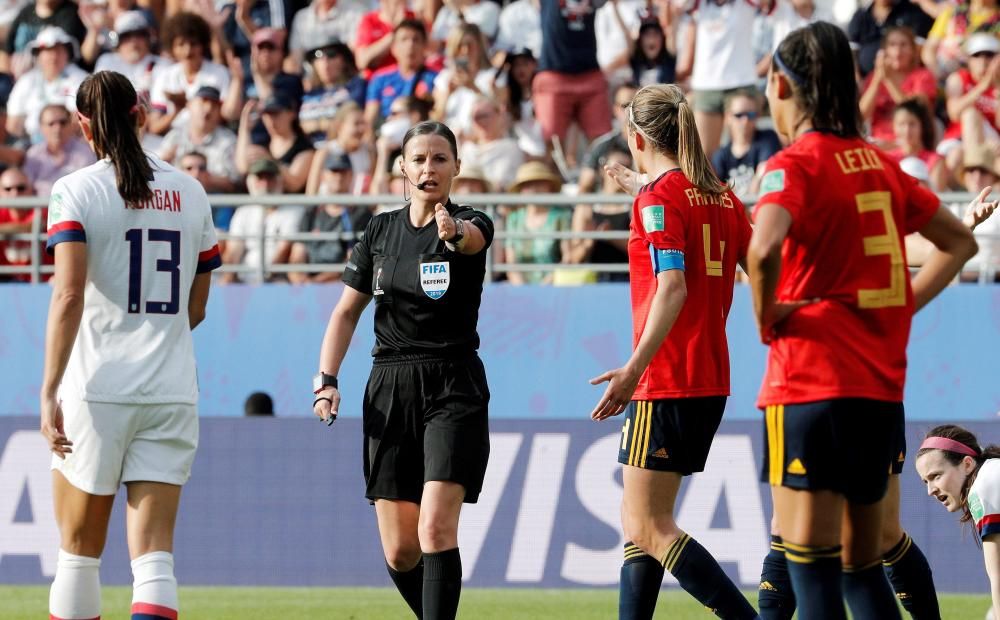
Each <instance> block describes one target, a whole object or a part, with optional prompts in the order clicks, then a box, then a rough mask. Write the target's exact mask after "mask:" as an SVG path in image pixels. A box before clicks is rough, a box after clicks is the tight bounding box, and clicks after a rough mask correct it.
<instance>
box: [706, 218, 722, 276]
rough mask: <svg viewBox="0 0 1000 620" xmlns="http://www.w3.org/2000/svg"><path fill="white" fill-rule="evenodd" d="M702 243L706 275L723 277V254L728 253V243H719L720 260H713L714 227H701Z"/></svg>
mask: <svg viewBox="0 0 1000 620" xmlns="http://www.w3.org/2000/svg"><path fill="white" fill-rule="evenodd" d="M701 241H702V245H703V248H704V250H705V275H709V276H720V277H721V276H722V254H723V253H724V252H725V251H726V242H725V241H722V240H720V241H719V260H712V227H711V226H710V225H708V224H702V225H701Z"/></svg>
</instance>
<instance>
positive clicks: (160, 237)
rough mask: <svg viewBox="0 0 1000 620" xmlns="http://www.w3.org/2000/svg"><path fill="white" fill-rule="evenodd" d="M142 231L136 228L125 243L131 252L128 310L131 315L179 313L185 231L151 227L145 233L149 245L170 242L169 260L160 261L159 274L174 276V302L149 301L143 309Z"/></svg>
mask: <svg viewBox="0 0 1000 620" xmlns="http://www.w3.org/2000/svg"><path fill="white" fill-rule="evenodd" d="M143 232H144V229H142V228H132V229H130V230H129V231H127V232H126V233H125V241H127V242H128V244H129V252H128V311H129V314H138V313H141V312H145V313H146V314H177V312H178V310H179V309H180V287H181V270H180V264H181V259H180V254H181V232H180V231H179V230H165V229H163V228H150V229H147V230H145V233H146V235H145V237H146V241H148V242H149V243H153V242H160V243H166V244H167V245H168V246H169V248H170V257H169V258H158V259H156V271H158V272H163V273H166V274H169V275H170V299H169V300H168V301H152V300H149V301H146V303H145V306H143V303H142V300H141V299H140V297H141V295H142V275H143V274H142V251H143V236H144V235H143Z"/></svg>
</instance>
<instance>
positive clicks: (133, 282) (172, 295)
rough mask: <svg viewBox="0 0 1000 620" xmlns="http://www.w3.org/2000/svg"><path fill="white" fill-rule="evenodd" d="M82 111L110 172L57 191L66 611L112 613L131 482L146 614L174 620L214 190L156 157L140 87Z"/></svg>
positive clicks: (56, 464)
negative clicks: (106, 582) (117, 532)
mask: <svg viewBox="0 0 1000 620" xmlns="http://www.w3.org/2000/svg"><path fill="white" fill-rule="evenodd" d="M77 109H78V111H79V112H78V114H79V117H80V124H81V127H82V129H83V133H84V136H85V137H86V138H87V140H88V142H89V143H90V145H91V147H92V148H93V149H94V152H95V153H96V154H97V156H98V157H99V158H100V161H98V162H97V163H96V164H94V165H92V166H89V167H87V168H84V169H82V170H78V171H77V172H74V173H72V174H70V175H68V176H66V177H63V178H62V179H60V180H59V181H57V182H56V184H55V185H54V187H53V189H52V196H51V198H50V203H49V229H48V230H49V240H48V250H49V251H50V252H52V253H54V254H55V265H56V273H55V277H54V278H53V294H52V302H51V307H50V310H49V319H48V327H47V331H46V355H45V374H44V378H43V383H42V392H41V410H42V433H43V435H45V437H46V439H47V440H48V441H49V445H50V448H51V449H52V451H53V452H54V454H55V456H54V457H53V460H52V469H53V493H54V496H55V509H56V521H57V523H58V525H59V529H60V534H61V547H60V551H59V561H58V564H57V570H56V577H55V580H54V582H53V584H52V589H51V592H50V598H49V608H50V614H51V617H52V618H56V619H63V618H65V619H71V618H95V617H98V616H100V613H101V609H100V582H99V577H98V567H99V566H100V559H99V558H100V556H101V553H102V551H103V548H104V541H105V538H106V536H107V526H108V519H109V517H110V514H111V507H112V504H113V501H114V496H115V493H116V492H117V490H118V487H119V485H120V484H122V483H124V484H126V486H127V488H128V510H127V512H126V516H127V520H128V545H129V554H130V556H131V558H132V572H133V575H134V589H133V599H132V614H133V616H132V617H133V618H136V617H142V618H143V619H146V620H154V619H159V618H169V619H171V620H174V619H176V618H177V609H178V604H177V581H176V579H175V578H174V575H173V555H172V551H173V526H174V521H175V519H176V515H177V507H178V503H179V500H180V489H181V485H183V484H184V483H185V482H186V481H187V480H188V477H189V476H190V470H191V463H192V461H193V460H194V453H195V448H196V447H197V444H198V414H197V409H196V404H197V399H198V385H197V377H196V371H195V360H194V347H193V343H192V338H191V330H192V329H194V327H195V326H196V325H197V324H198V323H199V322H201V320H202V319H203V318H204V316H205V306H206V303H207V301H208V292H209V287H210V282H211V271H212V270H213V269H215V268H216V267H218V266H219V265H220V264H221V260H220V256H219V248H218V245H217V242H216V238H215V229H214V227H213V225H212V216H211V210H210V208H209V205H208V198H207V196H206V195H205V191H204V189H203V188H202V187H201V185H199V184H198V182H197V181H196V180H194V179H193V178H191V177H189V176H187V175H185V174H184V173H182V172H180V171H178V170H177V169H175V168H173V167H172V166H170V165H169V164H167V163H165V162H163V161H162V160H160V159H159V158H157V157H155V156H153V155H150V154H149V153H145V152H144V151H143V150H142V147H141V146H140V141H139V129H140V128H141V127H143V126H144V124H145V121H146V111H145V109H144V108H143V107H142V106H141V105H140V104H139V103H138V98H137V96H136V93H135V90H134V88H133V87H132V85H131V83H130V82H129V81H128V79H127V78H125V77H124V76H123V75H121V74H119V73H114V72H110V71H102V72H98V73H95V74H94V75H92V76H90V77H89V78H87V79H86V80H85V81H84V83H83V84H82V85H81V86H80V90H79V92H78V95H77Z"/></svg>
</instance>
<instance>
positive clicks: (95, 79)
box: [76, 71, 153, 207]
mask: <svg viewBox="0 0 1000 620" xmlns="http://www.w3.org/2000/svg"><path fill="white" fill-rule="evenodd" d="M141 105H142V104H141V103H140V102H139V98H138V96H137V95H136V92H135V88H133V87H132V83H131V82H129V80H128V78H126V77H125V76H124V75H122V74H120V73H116V72H114V71H98V72H97V73H95V74H93V75H91V76H89V77H88V78H87V79H85V80H84V81H83V84H81V85H80V88H79V90H78V91H77V93H76V109H77V112H78V113H79V114H80V116H81V117H82V119H81V120H82V121H83V122H84V123H86V124H88V125H89V127H90V135H91V139H92V140H93V143H94V153H95V154H96V155H97V157H98V158H100V159H104V158H107V159H109V160H110V161H111V165H113V166H114V167H115V178H116V179H117V183H118V193H119V194H121V197H122V199H123V200H124V201H125V206H126V207H132V206H134V205H138V204H141V203H143V202H145V201H147V200H149V199H151V198H152V197H153V191H152V190H151V189H150V188H149V183H150V181H152V180H153V168H152V166H151V165H150V163H149V160H148V159H147V157H146V153H145V151H143V150H142V144H141V143H140V142H139V129H140V128H139V121H140V119H141V118H143V117H142V115H141V114H140V112H139V109H140V106H141Z"/></svg>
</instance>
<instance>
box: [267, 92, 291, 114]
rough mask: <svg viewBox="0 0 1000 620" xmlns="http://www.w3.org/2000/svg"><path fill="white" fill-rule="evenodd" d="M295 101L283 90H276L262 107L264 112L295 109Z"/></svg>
mask: <svg viewBox="0 0 1000 620" xmlns="http://www.w3.org/2000/svg"><path fill="white" fill-rule="evenodd" d="M294 109H295V101H294V100H293V99H292V98H291V97H290V96H288V94H286V93H283V92H281V91H278V92H275V93H274V94H272V95H271V96H270V97H268V98H267V99H266V100H264V106H263V107H262V108H261V111H263V112H282V111H284V110H294Z"/></svg>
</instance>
